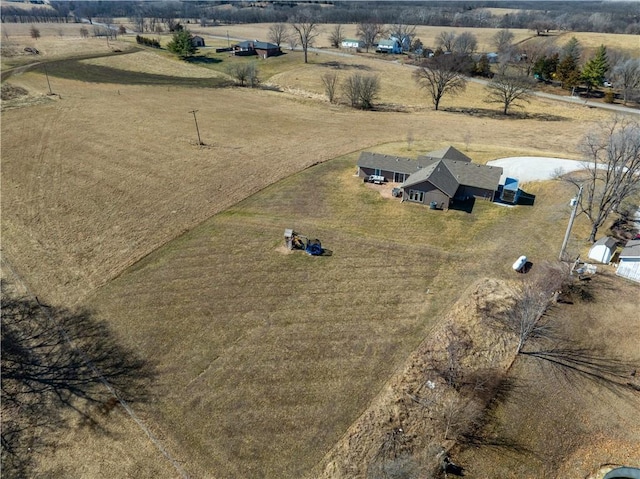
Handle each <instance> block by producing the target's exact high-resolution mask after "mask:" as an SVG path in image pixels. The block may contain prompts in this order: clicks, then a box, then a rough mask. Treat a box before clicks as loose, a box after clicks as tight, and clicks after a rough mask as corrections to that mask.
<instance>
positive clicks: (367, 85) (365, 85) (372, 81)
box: [342, 73, 380, 110]
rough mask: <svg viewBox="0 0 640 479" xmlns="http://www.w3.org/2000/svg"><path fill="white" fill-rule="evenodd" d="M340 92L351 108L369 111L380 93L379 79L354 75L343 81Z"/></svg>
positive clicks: (358, 74) (371, 76)
mask: <svg viewBox="0 0 640 479" xmlns="http://www.w3.org/2000/svg"><path fill="white" fill-rule="evenodd" d="M342 91H343V93H344V95H345V96H346V97H347V99H348V100H349V102H350V104H351V106H352V107H354V108H362V109H363V110H370V109H371V108H373V101H374V100H375V99H376V98H377V97H378V93H379V92H380V78H379V77H378V76H377V75H362V74H361V73H354V74H353V75H351V76H350V77H348V78H347V79H346V80H345V81H344V83H343V84H342Z"/></svg>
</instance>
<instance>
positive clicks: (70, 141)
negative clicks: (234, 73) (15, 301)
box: [2, 57, 604, 302]
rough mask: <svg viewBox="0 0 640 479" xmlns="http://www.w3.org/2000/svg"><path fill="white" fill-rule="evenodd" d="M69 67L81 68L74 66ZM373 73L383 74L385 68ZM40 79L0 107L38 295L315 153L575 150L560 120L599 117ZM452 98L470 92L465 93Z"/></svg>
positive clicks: (138, 252)
mask: <svg viewBox="0 0 640 479" xmlns="http://www.w3.org/2000/svg"><path fill="white" fill-rule="evenodd" d="M113 61H116V62H118V61H120V60H119V59H118V58H116V57H114V59H113ZM166 61H167V62H169V61H170V60H166ZM349 61H350V60H349ZM70 65H71V66H73V63H70ZM314 67H315V68H317V70H318V75H319V74H320V73H321V72H322V71H324V67H319V66H317V65H315V66H314V65H311V66H309V68H314ZM96 68H97V67H96ZM398 69H399V70H398V71H400V72H403V71H404V70H402V67H401V66H398ZM51 70H52V71H53V70H54V66H53V65H52V66H51ZM74 71H75V70H74ZM113 71H118V70H113ZM121 71H122V72H126V70H121ZM67 73H68V72H67ZM72 73H73V72H72ZM74 74H77V76H78V77H79V79H82V78H83V77H82V71H80V70H78V71H75V73H74ZM382 74H383V75H387V76H383V78H382V81H383V83H385V82H387V81H390V79H389V77H388V75H391V74H393V71H383V72H382ZM406 75H407V76H408V75H409V73H408V72H407V73H406ZM123 77H124V78H126V75H123ZM11 82H12V83H15V84H16V85H18V86H22V87H24V88H26V89H27V90H28V91H30V92H31V94H32V95H34V96H37V95H43V94H44V93H46V91H47V84H46V80H45V78H44V76H43V75H42V74H41V73H39V72H29V73H25V74H21V75H18V76H14V77H12V78H11ZM51 84H52V88H53V90H54V92H55V93H58V94H60V95H61V97H62V99H56V100H51V101H48V102H46V103H45V104H40V105H37V106H32V107H29V108H22V109H14V110H10V111H5V112H4V113H3V122H2V138H3V189H2V201H3V205H4V207H5V208H4V212H3V218H2V221H3V235H4V240H5V241H4V243H5V248H6V251H8V252H11V254H10V257H11V258H12V260H13V261H14V262H15V266H16V267H17V268H19V269H20V270H21V271H23V272H25V273H26V272H32V273H31V275H30V276H31V277H30V281H32V284H33V286H34V287H36V289H38V290H40V289H42V290H43V291H42V292H41V294H42V295H43V296H48V297H49V298H51V299H56V300H60V301H62V300H63V299H64V301H65V302H68V301H71V302H73V301H74V300H75V299H77V298H81V297H82V296H84V295H85V294H86V293H87V292H89V291H91V290H93V289H94V288H95V287H98V286H100V285H102V284H104V283H105V282H107V281H108V280H109V279H110V278H112V277H114V276H116V275H117V274H119V273H120V272H121V271H122V270H123V269H124V268H125V267H126V266H128V265H130V264H132V263H133V262H135V261H137V260H138V259H140V258H141V257H143V256H144V255H145V254H147V253H149V252H150V251H153V250H154V249H155V248H157V247H158V246H160V245H162V244H164V243H165V242H167V241H169V240H170V239H172V238H174V237H175V236H176V235H178V234H180V233H181V232H183V231H186V230H189V229H190V228H192V227H194V226H195V225H197V224H198V223H199V222H201V221H202V220H204V219H206V218H208V217H210V216H211V215H213V214H215V213H217V212H220V211H222V210H224V209H225V208H227V207H229V206H231V205H233V204H235V203H237V202H238V201H239V200H241V199H242V198H245V197H247V196H248V195H250V194H252V193H255V192H256V191H258V190H260V189H262V188H264V187H266V186H267V185H269V184H272V183H274V182H276V181H278V180H280V179H282V178H284V177H286V176H288V175H290V174H293V173H295V172H296V171H299V170H301V169H303V168H305V167H307V166H310V165H312V164H315V163H317V162H322V161H326V160H328V159H331V158H334V157H337V156H340V155H342V154H345V153H348V152H351V151H357V150H361V149H363V148H366V147H370V146H372V145H375V144H384V143H386V142H390V141H403V139H405V138H407V135H408V134H409V132H411V134H412V136H413V137H414V138H415V139H416V141H420V140H423V139H428V140H429V141H432V142H433V144H434V148H435V147H438V146H440V145H443V144H448V143H457V144H465V141H467V142H468V143H471V144H474V145H477V148H482V147H483V146H487V147H489V146H493V145H496V144H500V145H501V147H504V148H505V149H506V151H507V152H508V153H509V154H511V152H510V151H508V150H509V148H522V149H523V150H525V151H528V152H530V153H533V154H535V152H537V151H540V152H544V154H548V152H555V155H554V156H565V155H575V152H576V150H575V148H576V144H577V142H578V139H579V138H580V136H581V135H582V130H581V129H580V127H579V124H578V123H576V120H570V118H572V117H573V118H576V119H577V118H581V119H584V120H586V121H587V123H586V124H588V123H589V122H590V121H594V120H597V119H599V118H602V117H603V116H604V114H603V113H602V112H599V111H594V110H591V109H587V108H583V107H580V106H573V105H567V106H564V105H563V106H558V109H557V110H555V109H551V106H550V104H549V103H548V102H546V101H542V102H541V103H543V104H545V105H547V106H548V107H549V110H550V111H558V112H559V114H558V116H559V117H561V118H563V120H561V121H536V120H535V119H526V120H517V121H508V120H503V119H492V118H483V117H472V116H467V115H465V114H462V113H449V112H434V111H431V110H430V109H429V106H428V104H427V103H426V102H425V103H423V105H422V106H423V107H422V108H419V109H417V110H419V111H416V112H415V113H403V112H393V111H391V112H362V111H354V110H352V109H348V108H344V107H336V106H332V105H330V104H328V103H327V102H324V101H317V100H310V99H308V98H305V97H300V96H297V95H288V94H285V93H278V92H272V91H261V90H251V89H235V88H234V89H219V88H215V89H207V88H180V87H173V86H164V87H162V86H131V85H124V84H106V83H89V82H82V81H78V80H64V79H61V78H58V77H51ZM408 85H410V83H407V88H408ZM303 87H304V85H303ZM413 88H414V94H415V95H416V96H417V95H419V94H420V92H419V90H417V88H416V87H415V86H413ZM462 98H467V99H468V100H469V102H473V101H475V99H474V97H473V95H472V94H471V93H470V92H467V93H465V94H464V95H462V96H461V98H460V100H459V101H462ZM194 109H197V110H199V111H198V122H199V128H200V133H201V137H202V141H203V142H204V143H206V146H204V147H198V145H197V136H196V131H195V125H194V123H193V115H192V114H190V113H189V112H190V111H191V110H194ZM540 138H544V139H545V141H544V142H540ZM465 139H466V140H465ZM436 140H437V141H436ZM418 153H419V152H418V151H416V152H415V154H411V155H409V156H415V155H417V154H418ZM35 272H37V274H34V273H35ZM44 285H47V287H46V288H44Z"/></svg>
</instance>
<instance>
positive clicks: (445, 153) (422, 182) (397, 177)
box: [358, 147, 502, 208]
mask: <svg viewBox="0 0 640 479" xmlns="http://www.w3.org/2000/svg"><path fill="white" fill-rule="evenodd" d="M371 175H376V176H382V177H384V178H385V180H386V181H390V182H395V183H400V185H399V188H400V189H401V191H402V201H412V202H416V203H423V204H427V205H431V204H434V203H435V205H437V206H438V207H439V208H449V207H450V206H451V203H452V202H453V201H454V200H460V201H464V200H468V199H471V198H481V199H487V200H491V201H493V200H494V198H495V194H496V191H497V190H498V185H499V183H500V176H501V175H502V168H500V167H499V166H488V165H479V164H477V163H472V162H471V159H470V158H469V157H468V156H466V155H464V154H463V153H461V152H460V151H458V150H456V149H455V148H453V147H448V148H445V149H443V150H437V151H432V152H431V153H428V154H427V155H424V156H419V157H418V159H416V160H412V159H410V158H401V157H397V156H391V155H383V154H379V153H371V152H363V153H362V154H361V155H360V158H359V159H358V176H360V177H361V178H368V177H369V176H371Z"/></svg>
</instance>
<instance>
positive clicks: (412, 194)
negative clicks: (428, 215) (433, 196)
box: [409, 190, 424, 203]
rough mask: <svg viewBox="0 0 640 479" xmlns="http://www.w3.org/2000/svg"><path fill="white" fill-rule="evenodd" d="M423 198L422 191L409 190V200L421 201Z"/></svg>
mask: <svg viewBox="0 0 640 479" xmlns="http://www.w3.org/2000/svg"><path fill="white" fill-rule="evenodd" d="M423 199H424V191H418V190H409V201H415V202H417V203H422V200H423Z"/></svg>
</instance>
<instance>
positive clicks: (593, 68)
mask: <svg viewBox="0 0 640 479" xmlns="http://www.w3.org/2000/svg"><path fill="white" fill-rule="evenodd" d="M607 70H609V62H608V60H607V47H605V46H604V45H600V46H599V47H598V50H597V51H596V54H595V55H594V56H593V58H592V59H591V60H589V61H588V62H587V64H586V65H585V66H584V68H583V69H582V75H581V76H580V78H581V80H582V81H583V82H584V83H585V84H586V85H587V93H589V92H590V91H591V89H592V88H594V87H599V86H600V85H602V82H603V81H604V78H605V75H606V73H607Z"/></svg>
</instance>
